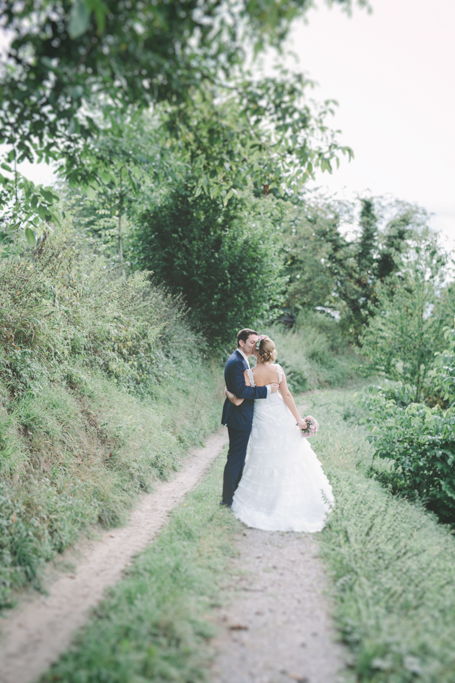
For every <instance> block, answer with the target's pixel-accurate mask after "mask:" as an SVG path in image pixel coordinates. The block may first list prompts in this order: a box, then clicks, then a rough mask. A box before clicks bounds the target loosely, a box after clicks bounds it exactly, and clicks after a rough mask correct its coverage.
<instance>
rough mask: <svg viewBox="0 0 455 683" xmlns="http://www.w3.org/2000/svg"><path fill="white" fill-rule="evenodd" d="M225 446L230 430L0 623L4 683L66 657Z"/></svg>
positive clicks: (32, 676)
mask: <svg viewBox="0 0 455 683" xmlns="http://www.w3.org/2000/svg"><path fill="white" fill-rule="evenodd" d="M226 443H227V430H225V429H222V430H220V431H218V432H217V433H216V434H215V435H213V436H212V437H210V439H208V441H207V445H206V446H205V447H204V448H200V449H197V450H195V451H193V452H192V454H191V456H190V457H189V458H188V460H187V461H186V463H185V465H184V466H183V468H182V469H181V470H180V471H179V472H178V473H177V474H176V475H175V477H174V478H173V479H172V480H171V481H168V482H163V483H160V484H158V485H157V486H156V489H155V491H154V492H153V493H151V494H148V495H145V496H143V497H142V499H141V501H140V503H139V504H138V506H137V507H136V509H135V510H134V511H133V513H132V515H131V519H130V522H129V523H128V525H127V526H125V527H122V528H118V529H114V530H110V531H108V532H106V533H103V534H102V537H101V539H100V540H99V541H95V542H85V543H82V544H81V545H80V546H79V548H78V554H79V556H80V559H79V561H78V563H77V568H76V570H75V572H74V573H71V574H63V575H62V574H61V575H60V576H59V577H58V578H57V579H56V580H55V581H54V582H53V583H52V585H51V586H50V588H49V594H48V595H47V596H43V595H35V596H34V597H33V598H32V599H31V600H29V601H28V602H25V603H24V604H22V605H21V606H19V607H18V608H17V609H16V610H14V611H13V612H11V613H10V614H9V616H7V617H6V618H5V619H3V620H2V621H1V622H0V628H1V633H2V635H3V637H2V638H1V640H0V681H1V683H31V681H34V680H36V679H37V678H38V676H40V675H41V674H42V673H43V672H44V671H46V669H47V668H48V667H49V666H50V665H51V664H52V663H53V662H54V661H55V660H56V659H57V658H58V656H59V655H60V654H61V653H62V652H64V651H65V650H66V649H67V648H68V646H69V645H70V643H71V641H72V639H73V637H74V634H75V632H76V631H77V629H79V628H80V627H81V626H83V624H84V623H85V621H86V619H87V616H88V613H89V610H90V609H91V608H92V607H93V606H94V605H96V603H98V602H99V601H100V600H101V598H102V597H103V593H104V591H105V589H106V588H107V587H108V586H112V585H113V584H115V583H116V582H117V581H118V580H119V579H120V578H121V576H122V570H123V569H124V568H125V567H126V566H127V565H128V564H129V562H130V560H131V558H132V557H133V556H134V555H135V554H136V553H138V552H139V551H140V550H142V549H143V548H145V546H146V545H147V544H148V543H150V541H151V540H152V539H153V538H155V537H156V536H157V534H158V532H159V531H160V529H161V528H162V526H163V525H164V524H165V523H166V520H167V516H168V513H169V512H170V511H171V510H172V509H173V508H174V507H176V505H178V504H179V503H180V502H181V501H182V499H183V498H184V496H185V495H186V494H187V493H188V491H190V490H191V489H192V488H194V486H195V485H196V484H197V483H198V481H199V480H200V479H201V478H202V477H203V475H204V474H205V472H206V470H207V469H208V467H209V465H210V464H211V463H212V461H213V460H214V459H215V457H216V456H217V455H218V453H219V452H220V450H221V448H222V447H223V446H224V445H225V444H226Z"/></svg>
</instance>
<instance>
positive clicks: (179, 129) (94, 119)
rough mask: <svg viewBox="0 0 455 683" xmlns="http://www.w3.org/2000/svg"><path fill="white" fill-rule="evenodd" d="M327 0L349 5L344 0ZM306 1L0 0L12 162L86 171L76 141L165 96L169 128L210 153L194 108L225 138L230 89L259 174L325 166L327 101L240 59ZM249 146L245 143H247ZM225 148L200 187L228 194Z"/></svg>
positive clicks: (329, 158)
mask: <svg viewBox="0 0 455 683" xmlns="http://www.w3.org/2000/svg"><path fill="white" fill-rule="evenodd" d="M336 1H337V2H338V4H340V5H342V6H344V7H345V8H346V9H348V10H349V9H350V7H351V5H352V2H353V0H336ZM358 4H361V5H362V4H366V1H365V0H358ZM310 5H311V3H310V1H309V0H286V1H285V2H284V1H283V0H264V1H263V2H261V3H256V2H249V1H247V0H243V1H241V2H233V1H231V0H173V1H169V2H166V3H164V2H158V3H151V2H144V0H38V1H37V0H13V1H10V0H0V14H1V16H2V22H3V27H4V28H5V29H6V31H7V33H8V35H9V36H11V38H12V40H11V45H10V47H9V50H8V53H7V56H6V60H5V63H4V64H3V65H2V68H1V70H0V130H1V134H0V143H5V144H6V145H7V147H9V151H8V153H9V154H10V155H11V154H12V156H13V160H14V163H16V164H17V163H20V162H21V161H23V160H24V159H29V160H33V159H34V158H35V157H36V158H37V159H38V161H41V160H43V159H45V160H47V161H49V160H50V159H53V158H54V159H56V158H57V159H59V158H61V157H62V156H64V157H65V158H67V159H69V160H70V172H71V173H72V174H73V175H74V173H75V169H78V170H79V172H80V173H81V175H82V176H83V175H84V164H83V148H84V141H87V140H89V139H90V138H92V137H93V136H96V135H98V134H99V132H100V129H103V128H105V127H106V126H107V127H109V129H110V131H111V132H113V133H114V134H121V130H120V132H118V133H116V129H117V131H118V129H121V127H122V126H123V125H124V121H125V116H128V117H131V116H134V114H135V113H137V112H138V111H141V110H144V109H148V108H150V106H153V107H156V106H157V105H159V104H160V103H163V105H164V104H165V110H166V112H167V115H168V116H167V121H166V124H167V129H168V134H169V137H170V138H171V137H174V138H175V137H176V136H179V139H180V140H184V141H185V142H186V143H188V141H190V140H191V138H192V139H193V142H194V145H193V146H195V148H196V149H203V150H205V151H203V152H202V153H201V155H200V156H201V158H202V157H203V158H205V159H206V160H207V161H209V158H208V157H209V156H210V155H208V154H207V149H209V148H210V141H211V128H210V126H209V129H207V133H208V134H207V135H205V134H201V135H200V134H199V129H198V127H197V121H198V117H199V114H201V118H204V119H206V120H207V117H208V118H209V120H210V122H211V125H212V127H213V131H214V134H215V137H218V138H219V137H220V135H222V136H223V137H224V140H225V141H226V140H228V139H229V140H230V141H232V140H233V139H234V137H235V135H236V133H237V131H236V127H235V126H234V125H233V121H232V120H231V122H230V123H229V125H228V126H227V130H226V131H225V130H224V129H223V126H222V125H221V122H222V119H223V117H224V116H225V115H226V114H227V111H228V108H229V100H231V101H232V99H233V98H234V99H237V101H238V102H240V103H241V107H240V113H241V122H242V123H241V125H242V126H243V128H244V129H245V130H246V128H248V130H249V132H250V137H251V139H252V140H253V139H255V140H256V142H257V144H258V145H259V146H260V147H261V154H262V156H264V153H265V152H266V151H268V152H269V166H268V167H267V168H265V169H263V173H262V177H261V180H262V182H263V183H264V184H267V185H270V184H271V183H273V182H279V181H280V180H283V178H284V177H285V176H286V174H287V177H288V178H289V177H290V174H291V172H292V170H293V167H295V166H297V167H298V172H299V174H300V176H301V178H300V181H301V182H303V181H304V180H305V178H306V177H307V176H305V173H306V174H307V175H308V174H311V173H312V171H313V167H316V166H317V165H320V166H321V168H323V169H326V170H329V169H330V168H331V164H332V162H333V161H334V160H335V158H336V156H337V153H338V151H339V147H338V145H337V144H336V142H335V141H334V140H330V139H328V140H327V141H326V142H325V143H324V144H323V145H322V146H321V147H320V148H318V147H317V146H316V147H315V145H314V144H309V137H311V135H310V134H311V128H313V130H315V131H319V132H327V125H326V124H325V122H324V117H325V113H326V111H325V110H326V109H327V108H325V110H324V109H323V111H322V112H317V113H313V112H310V110H309V109H308V108H305V107H303V106H302V101H303V95H304V86H305V84H306V81H305V79H304V78H303V77H300V79H299V78H298V77H296V78H295V80H294V81H293V82H292V83H290V82H289V79H286V77H282V78H276V79H274V78H270V77H268V78H266V79H263V80H262V81H261V82H256V81H255V79H252V78H250V77H248V76H247V75H245V74H243V64H244V62H245V61H247V54H246V53H247V52H248V50H249V49H250V47H251V48H253V52H255V53H258V52H259V51H261V50H262V49H264V48H265V47H266V46H267V45H274V46H280V45H281V44H282V42H283V40H284V38H285V36H286V34H287V32H288V30H289V27H290V24H291V22H292V20H293V19H294V18H295V17H297V16H299V15H301V14H303V13H304V12H305V11H306V10H307V9H308V7H309V6H310ZM100 109H102V110H103V116H100ZM237 113H238V109H237ZM231 119H232V116H231ZM267 131H268V132H269V134H267ZM243 139H245V136H243ZM253 148H254V143H251V144H250V145H248V150H249V151H250V152H251V151H252V149H253ZM344 151H346V152H347V153H349V150H348V149H345V150H344ZM228 156H229V157H230V158H229V159H227V160H224V161H223V166H224V174H225V175H224V178H222V177H221V173H222V169H221V166H220V165H219V164H218V165H217V166H216V168H215V170H214V171H213V172H212V168H211V167H209V166H207V164H206V168H203V169H202V175H201V183H200V185H199V187H201V188H202V189H203V190H204V189H206V187H207V186H209V185H210V191H213V190H214V191H219V192H220V193H221V194H222V195H223V197H224V198H225V197H226V196H227V194H229V192H230V191H231V190H232V189H235V187H236V184H235V183H236V182H240V183H241V182H242V181H241V180H239V170H242V169H243V167H244V165H245V161H244V156H242V155H241V154H240V155H239V154H237V155H232V154H230V155H228ZM284 162H286V163H284ZM5 170H8V169H5ZM240 175H241V174H240ZM0 182H2V183H3V186H4V188H5V191H6V190H8V189H9V188H10V176H9V175H6V176H5V175H3V176H1V177H0ZM220 185H222V187H220Z"/></svg>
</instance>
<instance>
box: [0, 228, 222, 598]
mask: <svg viewBox="0 0 455 683" xmlns="http://www.w3.org/2000/svg"><path fill="white" fill-rule="evenodd" d="M0 338H1V339H0V341H1V347H0V363H1V365H0V474H1V484H0V528H1V533H0V605H1V606H7V605H9V604H10V603H11V601H12V600H13V595H14V590H15V589H18V588H20V587H21V586H23V585H25V584H26V583H27V582H32V583H34V584H35V585H38V583H39V575H40V570H41V568H42V567H43V565H44V563H45V561H48V560H50V559H51V558H52V557H53V556H54V555H55V554H56V553H58V552H60V551H62V550H63V549H64V548H65V547H66V546H68V545H69V544H70V543H71V542H73V541H74V540H75V539H76V538H77V537H78V535H79V534H80V533H81V531H83V530H84V529H87V528H88V527H89V526H90V525H93V524H96V523H101V524H102V525H106V526H109V525H113V524H118V523H119V522H121V521H122V520H123V519H124V516H125V512H126V510H127V509H128V508H129V507H130V506H131V504H132V501H133V499H134V496H135V494H137V492H138V491H140V490H147V489H148V488H149V487H150V485H151V483H152V482H153V481H154V480H155V479H157V478H159V477H167V476H168V475H169V473H170V472H171V471H172V470H173V469H176V468H177V467H178V463H179V460H180V459H181V458H182V457H183V455H184V454H185V452H186V451H187V449H188V447H189V446H190V445H191V444H194V443H197V442H200V440H201V438H202V437H203V436H204V435H205V434H207V433H209V432H210V431H211V430H213V429H214V427H215V426H216V425H217V423H218V419H219V406H220V400H221V396H222V392H221V388H222V387H221V382H220V381H219V377H218V368H217V369H216V371H214V370H211V366H210V363H209V362H208V361H207V358H206V356H205V355H204V352H205V349H204V348H203V342H202V340H201V339H200V338H198V337H197V335H195V334H194V333H193V332H192V331H191V329H190V327H189V326H188V324H187V322H186V319H185V313H184V311H183V310H182V306H181V304H179V302H178V301H176V300H175V299H174V298H171V297H170V296H168V295H167V294H166V293H165V292H164V291H162V290H161V289H160V288H159V287H156V286H154V285H153V284H151V283H150V281H149V278H148V276H147V275H145V274H135V275H133V276H132V277H129V278H128V279H127V280H124V278H123V277H122V276H121V274H119V273H116V272H114V271H112V270H110V269H109V265H108V263H107V262H106V261H105V260H104V259H103V257H102V256H100V255H97V254H96V253H94V252H92V251H90V250H89V249H88V248H87V243H86V241H84V240H83V239H81V238H79V237H78V235H77V234H74V232H71V231H70V230H69V229H67V230H66V231H61V232H60V233H58V234H57V235H54V236H53V238H52V240H50V241H47V242H45V243H44V244H42V245H41V246H40V247H39V248H38V249H36V250H34V251H33V252H32V251H29V252H28V253H26V254H25V255H23V256H21V257H18V258H16V259H3V260H2V261H0Z"/></svg>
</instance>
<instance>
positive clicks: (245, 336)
mask: <svg viewBox="0 0 455 683" xmlns="http://www.w3.org/2000/svg"><path fill="white" fill-rule="evenodd" d="M252 334H257V332H256V330H250V329H249V328H248V327H246V328H245V329H244V330H240V332H237V347H239V346H240V344H239V341H240V340H242V341H243V342H246V340H247V339H248V337H249V336H251V335H252Z"/></svg>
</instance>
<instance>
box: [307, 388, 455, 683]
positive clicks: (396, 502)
mask: <svg viewBox="0 0 455 683" xmlns="http://www.w3.org/2000/svg"><path fill="white" fill-rule="evenodd" d="M355 393H356V392H355V391H352V390H351V391H345V390H339V391H330V392H329V391H327V392H321V393H318V394H314V395H312V396H311V397H310V398H311V401H312V406H311V412H313V413H314V415H317V417H318V420H319V421H320V423H321V425H323V428H322V429H321V431H320V434H318V435H317V436H316V437H315V438H314V439H313V440H312V445H313V447H314V448H315V450H316V452H317V453H318V455H319V456H320V457H321V460H322V462H323V463H324V466H325V468H326V470H327V472H328V475H329V477H330V479H331V482H332V484H333V487H334V493H335V499H336V507H335V509H334V511H333V513H332V515H331V518H330V523H329V525H328V526H327V528H326V529H325V530H324V532H323V534H322V535H321V541H322V550H323V556H324V559H325V560H326V562H327V565H328V567H329V569H330V571H331V573H332V578H333V582H334V595H335V600H336V612H335V614H336V618H337V624H338V627H339V629H340V632H341V637H342V639H343V641H344V642H345V643H346V644H347V645H348V646H349V648H350V650H351V653H352V660H351V668H350V670H349V672H347V674H346V677H345V680H346V681H349V682H351V681H352V682H354V681H356V682H357V683H358V682H361V683H366V682H368V683H390V681H393V682H394V683H411V681H419V682H421V683H451V682H452V681H453V680H455V657H454V652H453V640H454V638H455V626H454V618H453V617H454V614H455V598H454V593H453V583H454V581H455V569H454V567H455V543H454V538H453V535H452V533H451V530H450V528H449V527H447V526H444V525H441V524H439V523H438V522H437V519H436V517H435V516H434V515H433V514H432V513H429V512H427V511H426V510H425V509H424V508H423V506H421V505H420V504H418V503H417V504H416V503H414V502H410V501H409V500H407V499H405V498H397V497H395V496H394V495H393V494H392V493H391V492H390V491H389V490H387V489H385V488H383V487H381V486H380V484H379V482H377V481H375V480H374V479H372V478H371V462H372V456H373V453H374V446H373V445H372V444H369V443H368V442H367V441H366V436H367V432H366V430H365V428H364V427H362V426H359V422H361V421H362V418H363V413H362V411H361V410H360V408H358V407H357V405H358V404H357V400H358V398H359V397H358V396H356V395H355Z"/></svg>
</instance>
